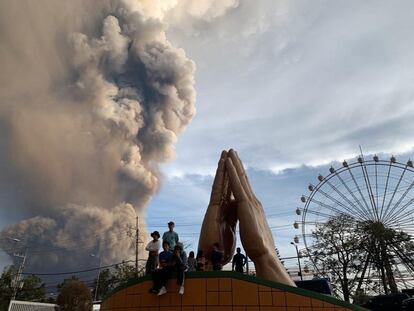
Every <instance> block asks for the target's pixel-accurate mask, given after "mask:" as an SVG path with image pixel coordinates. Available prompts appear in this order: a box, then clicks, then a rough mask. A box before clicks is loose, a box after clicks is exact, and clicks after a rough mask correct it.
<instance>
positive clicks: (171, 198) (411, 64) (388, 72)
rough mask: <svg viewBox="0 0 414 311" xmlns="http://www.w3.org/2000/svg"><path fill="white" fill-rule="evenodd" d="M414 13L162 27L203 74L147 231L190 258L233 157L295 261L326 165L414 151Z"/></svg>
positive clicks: (184, 7) (359, 5)
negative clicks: (173, 238)
mask: <svg viewBox="0 0 414 311" xmlns="http://www.w3.org/2000/svg"><path fill="white" fill-rule="evenodd" d="M413 6H414V5H413V3H412V2H411V1H408V0H407V1H392V2H391V1H344V0H337V1H330V0H314V1H303V0H302V1H300V0H290V1H287V0H286V1H285V0H277V1H275V0H260V1H246V0H240V1H238V0H226V1H218V0H217V1H214V0H211V1H209V0H203V1H201V0H200V1H191V0H185V1H178V5H176V7H175V8H173V9H171V10H169V11H167V13H166V14H165V16H164V20H165V22H166V24H167V25H168V27H167V37H168V39H169V40H170V41H171V42H172V43H173V44H174V45H175V46H178V47H180V48H182V49H183V50H184V51H185V53H186V54H187V56H188V57H189V58H191V59H192V60H194V62H195V64H196V67H197V70H196V77H195V79H196V85H195V87H196V91H197V102H196V109H197V113H196V115H195V117H194V118H193V120H192V122H191V123H190V124H189V126H188V127H187V129H186V130H185V132H184V133H182V134H181V135H180V136H179V137H178V142H177V144H176V147H175V153H176V155H175V159H174V160H172V161H170V162H168V163H165V164H163V165H162V166H161V172H162V175H163V182H162V184H161V188H160V191H159V192H158V193H157V194H156V195H155V196H154V197H153V199H152V201H151V202H150V204H149V206H148V208H147V211H146V213H147V223H148V226H149V230H155V229H158V230H159V231H163V230H164V229H165V228H166V225H165V224H166V222H167V221H169V220H171V219H172V220H175V221H176V224H177V226H176V229H177V231H178V233H179V234H180V235H181V237H182V240H184V241H187V242H188V243H190V244H191V249H195V248H196V245H197V235H198V232H199V229H200V224H201V222H202V218H203V215H204V211H205V208H206V206H207V204H208V199H209V195H210V189H211V183H212V178H213V174H214V172H215V168H216V163H217V160H218V157H219V155H220V152H221V150H223V149H228V148H234V149H236V150H237V151H238V152H239V155H240V157H241V158H242V160H243V161H244V163H245V165H246V167H247V169H248V170H247V172H248V175H249V177H250V180H251V183H252V185H253V188H254V190H255V191H256V194H257V196H258V198H259V199H261V201H262V203H263V206H264V208H265V210H266V213H267V214H268V215H274V214H275V216H269V224H270V225H271V226H274V227H276V228H275V229H274V230H273V233H274V236H275V241H276V243H277V246H278V248H279V249H280V251H281V255H282V256H291V255H293V254H294V249H293V247H292V246H291V245H290V244H289V243H290V241H291V240H292V239H293V237H294V236H295V235H296V234H297V233H298V232H297V231H295V229H294V228H293V226H290V227H289V226H288V225H292V223H293V221H294V220H295V219H297V216H296V215H295V209H296V207H297V206H298V205H300V196H301V195H302V193H304V192H306V191H307V190H306V188H307V185H308V183H309V182H311V181H315V180H316V177H317V175H318V174H319V173H322V174H327V173H328V168H329V165H330V164H331V163H337V162H336V161H342V160H343V159H348V158H354V157H355V156H356V155H357V154H358V153H359V147H358V146H359V145H361V146H362V147H363V149H364V153H365V154H374V153H385V154H387V157H388V156H389V155H390V154H396V155H400V154H402V155H401V158H402V162H405V160H407V159H408V157H409V154H411V151H412V148H413V145H414V136H413V135H412V133H413V130H414V123H413V122H412V120H413V117H414V105H413V99H414V90H413V87H412V86H413V83H414V60H413V57H412V54H413V50H414V41H413V40H412V39H411V38H412V29H414V19H412V11H413ZM171 7H173V6H171ZM384 157H385V156H384ZM335 165H337V164H335ZM0 212H2V210H1V209H0ZM3 212H4V210H3ZM289 213H290V214H289ZM5 218H6V216H4V218H3V215H0V227H2V226H4V225H5V223H2V220H3V219H5ZM279 226H286V227H279ZM1 261H2V257H0V262H1ZM3 262H4V261H3ZM292 265H294V263H292Z"/></svg>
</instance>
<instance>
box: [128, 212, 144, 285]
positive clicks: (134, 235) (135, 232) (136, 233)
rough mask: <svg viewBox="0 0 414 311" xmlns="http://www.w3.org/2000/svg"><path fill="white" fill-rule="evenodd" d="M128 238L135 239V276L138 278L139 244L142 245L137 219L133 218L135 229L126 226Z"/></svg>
mask: <svg viewBox="0 0 414 311" xmlns="http://www.w3.org/2000/svg"><path fill="white" fill-rule="evenodd" d="M128 236H129V237H131V238H134V239H135V276H136V277H138V272H139V269H138V262H139V243H142V241H141V239H140V236H139V218H138V216H137V217H136V218H135V227H132V226H128Z"/></svg>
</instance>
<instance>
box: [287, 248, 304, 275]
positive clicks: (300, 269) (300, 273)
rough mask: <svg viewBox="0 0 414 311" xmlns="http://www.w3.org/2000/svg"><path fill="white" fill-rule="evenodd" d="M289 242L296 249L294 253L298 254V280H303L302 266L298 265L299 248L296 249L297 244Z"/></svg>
mask: <svg viewBox="0 0 414 311" xmlns="http://www.w3.org/2000/svg"><path fill="white" fill-rule="evenodd" d="M290 244H292V245H293V246H294V247H295V249H296V255H297V256H298V265H299V273H298V274H299V276H300V280H301V281H303V277H302V268H301V266H300V255H299V250H298V246H297V245H296V244H295V243H294V242H290Z"/></svg>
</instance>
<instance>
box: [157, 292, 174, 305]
mask: <svg viewBox="0 0 414 311" xmlns="http://www.w3.org/2000/svg"><path fill="white" fill-rule="evenodd" d="M157 297H158V296H157ZM170 300H171V294H170V293H167V294H165V295H162V296H159V297H158V303H159V305H160V306H170V305H171V301H170Z"/></svg>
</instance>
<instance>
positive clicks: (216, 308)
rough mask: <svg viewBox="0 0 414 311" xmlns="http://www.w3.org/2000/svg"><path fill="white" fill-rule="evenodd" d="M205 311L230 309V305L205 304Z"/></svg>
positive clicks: (228, 310) (227, 310)
mask: <svg viewBox="0 0 414 311" xmlns="http://www.w3.org/2000/svg"><path fill="white" fill-rule="evenodd" d="M207 311H232V307H225V306H207Z"/></svg>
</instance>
